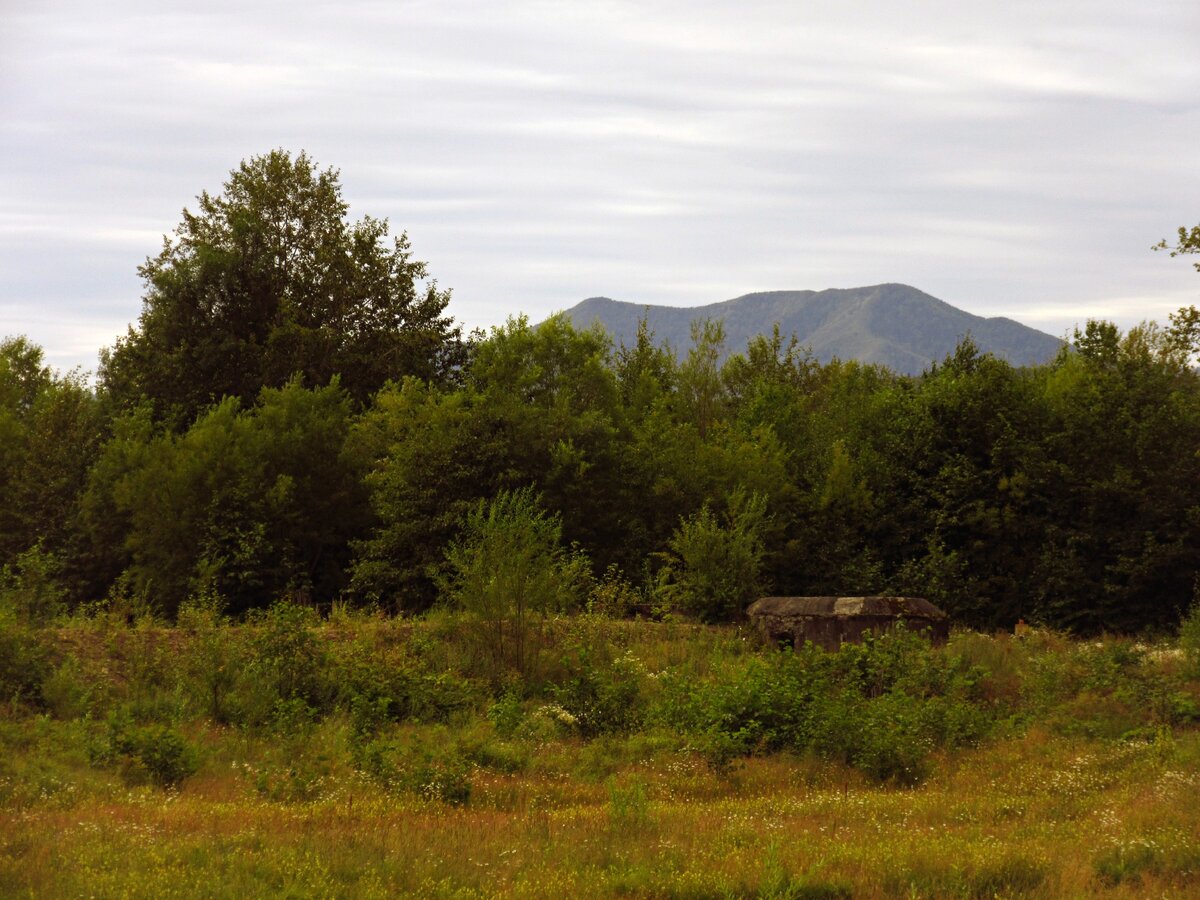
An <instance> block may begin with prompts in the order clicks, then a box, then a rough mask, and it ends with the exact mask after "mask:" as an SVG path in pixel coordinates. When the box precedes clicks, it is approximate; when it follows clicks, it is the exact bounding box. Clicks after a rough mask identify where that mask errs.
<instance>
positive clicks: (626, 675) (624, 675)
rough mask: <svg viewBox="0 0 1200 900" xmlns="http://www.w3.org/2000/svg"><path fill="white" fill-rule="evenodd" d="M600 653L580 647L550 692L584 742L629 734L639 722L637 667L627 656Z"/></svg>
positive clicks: (568, 658)
mask: <svg viewBox="0 0 1200 900" xmlns="http://www.w3.org/2000/svg"><path fill="white" fill-rule="evenodd" d="M604 655H605V654H604V653H603V651H600V650H597V649H596V648H594V647H589V646H587V645H583V644H580V645H578V646H576V647H575V648H573V649H572V650H571V651H570V652H569V654H568V656H567V658H566V659H565V660H564V665H565V668H566V670H567V672H568V675H567V677H566V678H565V679H564V680H563V682H562V683H561V684H558V685H556V686H555V687H554V688H553V689H552V693H553V696H554V698H555V699H556V700H557V701H558V704H559V706H561V707H562V708H563V709H564V710H566V711H567V712H568V713H570V714H571V715H572V716H573V717H574V719H575V724H576V727H577V728H578V730H579V733H580V734H581V735H582V736H583V737H586V738H590V737H596V736H597V735H601V734H614V733H623V732H628V731H632V730H633V729H635V728H637V727H638V726H639V725H640V724H641V721H642V714H643V709H642V696H641V687H640V685H639V680H640V678H641V673H640V672H639V671H638V667H637V663H636V662H635V661H634V660H633V659H631V658H630V657H628V656H625V657H620V658H618V659H615V660H608V659H605V658H604Z"/></svg>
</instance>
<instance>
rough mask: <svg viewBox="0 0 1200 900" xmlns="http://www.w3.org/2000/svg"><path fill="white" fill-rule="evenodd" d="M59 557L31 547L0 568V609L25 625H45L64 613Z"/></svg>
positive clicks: (36, 547)
mask: <svg viewBox="0 0 1200 900" xmlns="http://www.w3.org/2000/svg"><path fill="white" fill-rule="evenodd" d="M61 576H62V564H61V563H60V562H59V560H58V557H57V556H55V555H54V554H52V553H47V552H46V551H45V550H43V549H42V545H41V543H37V544H34V545H33V546H32V547H30V548H29V549H28V550H26V551H25V552H24V553H21V554H19V555H18V556H17V558H16V559H15V560H14V561H13V563H12V565H10V566H7V565H6V566H2V567H0V607H3V608H7V609H9V610H11V611H12V612H13V613H15V614H16V615H17V617H19V618H21V619H24V620H25V621H28V622H34V623H38V624H45V623H47V622H50V621H51V620H53V619H54V618H56V617H57V616H59V615H60V614H62V613H63V612H65V611H66V590H65V589H64V588H63V586H62V582H61Z"/></svg>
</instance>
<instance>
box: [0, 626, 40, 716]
mask: <svg viewBox="0 0 1200 900" xmlns="http://www.w3.org/2000/svg"><path fill="white" fill-rule="evenodd" d="M50 664H51V663H50V653H49V650H48V648H47V647H46V645H45V644H44V643H43V640H42V635H41V633H40V632H38V631H37V630H35V629H34V628H33V627H32V626H30V625H29V624H28V622H26V621H23V620H21V619H20V618H18V617H17V615H16V614H15V612H14V611H13V610H12V609H11V608H8V607H6V606H3V605H0V703H11V704H13V705H16V704H30V705H34V706H37V705H39V704H40V703H41V701H42V682H43V681H44V680H45V679H46V678H47V676H48V675H49V674H50Z"/></svg>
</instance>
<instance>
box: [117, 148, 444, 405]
mask: <svg viewBox="0 0 1200 900" xmlns="http://www.w3.org/2000/svg"><path fill="white" fill-rule="evenodd" d="M347 210H348V206H347V204H346V203H345V201H344V200H343V199H342V189H341V185H340V183H339V176H338V173H337V172H336V171H335V170H333V169H325V170H321V169H320V168H318V166H317V165H316V164H315V163H314V162H313V161H312V160H311V159H310V158H309V157H308V156H307V155H305V154H304V153H300V154H298V155H297V156H295V157H293V156H291V155H290V154H289V153H287V152H285V151H283V150H274V151H271V152H270V153H267V154H264V155H262V156H256V157H253V158H251V159H249V160H247V161H245V162H243V163H242V164H241V165H240V166H238V168H236V169H234V170H233V171H232V172H231V173H230V176H229V180H228V181H226V183H225V185H224V188H223V191H222V192H221V193H220V194H218V195H215V196H214V195H211V194H209V193H207V192H202V193H201V194H200V196H199V197H198V198H197V211H196V212H194V213H193V212H189V211H188V210H186V209H185V210H184V212H183V221H182V222H181V223H180V224H179V226H178V227H177V228H176V229H175V232H174V234H173V236H172V237H171V238H168V239H164V241H163V248H162V250H161V252H160V253H159V254H158V255H157V256H154V257H150V258H149V259H147V260H146V262H145V264H144V265H143V266H142V267H141V268H140V270H139V273H140V274H141V276H142V278H143V280H144V281H145V285H146V292H145V296H144V308H143V311H142V314H141V317H140V318H139V320H138V325H137V327H136V328H130V329H129V331H128V333H127V334H126V335H125V336H124V337H123V338H120V339H119V340H118V341H117V343H116V346H115V347H113V348H112V349H111V350H109V351H106V352H105V353H103V354H102V356H101V366H100V381H101V384H102V387H103V390H104V392H105V393H106V394H107V395H108V396H109V397H110V398H111V399H112V400H113V401H115V403H116V404H117V405H118V406H119V407H121V408H126V409H128V408H131V407H132V406H134V405H136V404H137V403H138V402H140V401H141V400H142V399H148V400H150V401H151V402H152V403H153V405H154V411H155V418H157V419H160V420H166V421H168V422H170V423H172V424H173V425H174V426H175V427H177V428H183V427H186V426H187V425H189V424H190V423H191V422H192V421H193V420H194V419H195V418H196V416H197V415H198V414H199V413H200V412H201V411H202V410H203V409H205V408H206V407H208V406H209V405H210V404H212V403H215V402H217V401H219V400H221V399H222V398H224V397H235V398H238V399H239V400H240V401H241V402H242V403H243V404H249V403H251V402H253V400H254V398H255V397H257V396H258V394H259V392H260V391H261V389H262V388H263V387H276V388H278V387H282V386H283V385H284V384H286V383H287V382H288V381H289V380H291V379H292V377H293V376H294V375H297V374H298V375H300V376H301V378H302V380H303V383H305V384H307V385H311V386H321V385H326V384H329V383H331V381H332V379H333V378H334V377H335V376H337V377H340V379H341V383H342V384H343V386H344V387H345V389H346V390H347V391H348V392H349V394H350V395H351V396H352V397H354V398H355V400H357V401H359V402H362V401H365V400H366V399H367V398H368V397H369V396H370V395H371V394H373V393H374V392H375V391H376V390H378V389H379V388H380V387H381V386H382V385H383V383H384V382H385V381H387V380H388V379H396V378H400V377H402V376H404V375H416V376H419V377H421V378H431V379H441V378H446V377H448V376H449V375H451V373H452V372H453V370H454V369H455V368H456V367H457V366H458V365H460V364H461V362H462V359H463V347H462V342H461V334H460V330H459V329H458V328H457V327H456V326H454V325H453V324H452V322H451V320H450V319H448V318H446V317H445V316H444V311H445V307H446V304H447V302H448V301H449V293H448V292H446V291H439V290H438V289H437V286H436V284H434V283H432V282H430V283H426V284H422V280H423V279H425V277H426V270H425V265H424V263H421V262H418V261H416V260H414V259H413V258H412V255H411V252H410V250H409V244H408V240H407V238H406V236H404V235H401V236H400V237H399V238H397V239H395V240H394V241H389V239H388V225H387V222H386V221H383V220H380V219H372V218H370V217H369V216H368V217H364V218H363V219H361V220H359V221H358V222H349V221H347V220H346V213H347Z"/></svg>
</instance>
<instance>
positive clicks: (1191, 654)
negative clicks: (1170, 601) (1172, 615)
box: [1179, 602, 1200, 675]
mask: <svg viewBox="0 0 1200 900" xmlns="http://www.w3.org/2000/svg"><path fill="white" fill-rule="evenodd" d="M1179 647H1180V649H1181V650H1183V652H1184V655H1185V656H1186V657H1187V661H1188V665H1189V667H1190V668H1191V671H1192V672H1193V673H1195V674H1198V675H1200V602H1193V603H1192V607H1191V609H1189V610H1188V614H1187V615H1186V616H1184V617H1183V621H1182V622H1180V623H1179Z"/></svg>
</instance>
